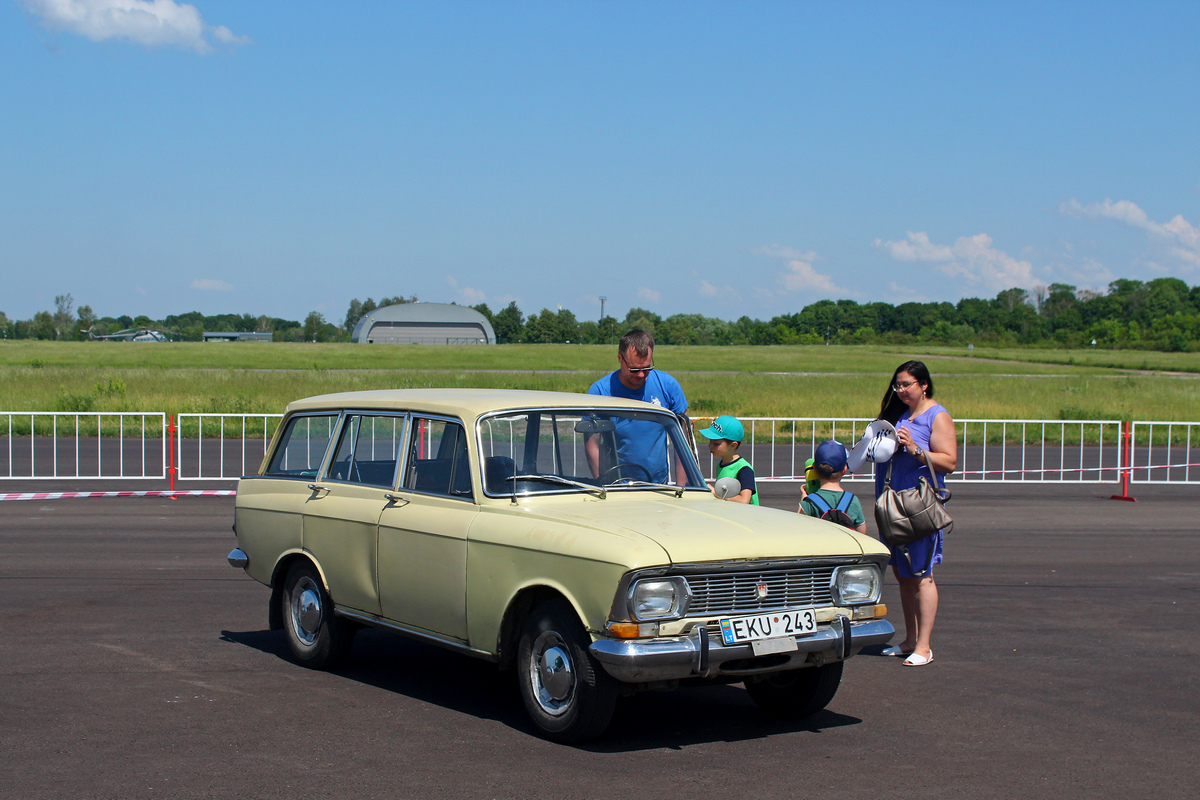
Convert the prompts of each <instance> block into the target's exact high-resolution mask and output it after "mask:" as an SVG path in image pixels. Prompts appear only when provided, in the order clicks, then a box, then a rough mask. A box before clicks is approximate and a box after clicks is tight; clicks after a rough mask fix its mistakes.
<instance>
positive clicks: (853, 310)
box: [0, 278, 1200, 351]
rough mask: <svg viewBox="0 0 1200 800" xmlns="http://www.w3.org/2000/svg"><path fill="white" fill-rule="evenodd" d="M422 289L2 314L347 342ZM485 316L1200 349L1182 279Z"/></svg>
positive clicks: (654, 328) (673, 329)
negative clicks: (331, 314) (598, 313)
mask: <svg viewBox="0 0 1200 800" xmlns="http://www.w3.org/2000/svg"><path fill="white" fill-rule="evenodd" d="M414 302H417V298H416V297H415V296H414V297H403V296H397V297H384V298H382V299H380V301H379V302H378V303H376V302H375V301H374V300H373V299H371V298H369V297H368V298H367V299H366V300H365V301H360V300H358V299H357V298H355V299H354V300H351V301H350V307H349V308H348V309H347V311H346V317H345V319H344V320H343V321H342V322H341V324H336V323H333V322H329V321H327V320H326V319H325V317H324V316H323V315H322V314H320V313H319V312H316V311H313V312H311V313H310V314H309V315H308V316H307V317H305V319H304V321H303V322H299V321H295V320H286V319H279V318H277V317H266V316H258V317H256V316H253V315H251V314H241V315H237V314H220V315H216V316H205V315H203V314H200V313H199V312H195V311H193V312H191V313H188V314H179V315H171V316H168V317H166V318H165V319H163V320H151V319H150V318H149V317H146V316H144V315H143V316H138V317H128V316H121V317H97V316H96V315H95V314H94V313H93V312H92V309H91V307H90V306H86V305H84V306H80V307H79V309H78V311H75V310H74V299H73V298H72V297H71V295H69V294H67V295H60V296H58V297H56V298H55V310H54V311H53V312H50V311H40V312H38V313H37V314H35V315H34V317H33V319H31V320H22V321H11V320H9V319H8V317H6V316H5V315H4V313H3V312H0V330H3V333H4V336H5V338H10V339H87V338H88V331H91V332H92V333H95V334H98V335H102V334H107V333H112V332H115V331H117V330H123V329H126V328H133V327H147V328H158V329H162V330H165V331H166V332H167V333H168V334H169V335H170V336H171V338H174V339H182V340H188V341H199V340H200V339H201V338H202V335H203V333H204V331H261V332H265V331H272V332H274V334H275V339H276V341H308V342H313V341H317V342H329V341H348V340H349V338H350V335H351V333H353V331H354V326H355V325H356V324H357V323H358V321H359V320H360V319H361V318H362V316H363V315H364V314H366V313H368V312H370V311H373V310H375V309H376V308H382V307H384V306H389V305H396V304H399V303H414ZM472 308H474V309H475V310H476V311H479V312H480V313H481V314H483V315H484V316H485V317H487V319H488V321H489V322H491V324H492V328H493V330H494V331H495V333H496V338H497V340H498V341H499V342H502V343H506V342H581V343H584V344H599V343H613V342H615V341H616V339H617V337H619V336H620V335H621V333H623V332H624V331H626V330H629V329H630V328H642V329H644V330H647V331H650V332H651V333H652V334H654V337H655V339H657V340H658V341H659V342H660V343H662V344H763V345H766V344H817V343H821V342H832V343H837V344H873V343H879V342H887V343H895V344H906V343H920V342H928V343H937V344H962V345H966V344H968V343H978V344H991V345H997V346H1012V345H1041V346H1061V347H1081V346H1087V345H1092V344H1094V345H1095V346H1098V347H1105V348H1137V349H1146V350H1169V351H1184V350H1198V349H1200V286H1194V287H1189V286H1188V285H1187V284H1186V283H1184V282H1183V281H1181V280H1179V279H1178V278H1157V279H1155V280H1152V281H1148V282H1145V283H1143V282H1142V281H1134V280H1126V279H1119V280H1116V281H1113V282H1112V283H1111V284H1109V286H1108V290H1107V291H1106V292H1104V293H1100V292H1093V291H1090V290H1087V289H1077V288H1076V287H1074V286H1070V285H1068V284H1062V283H1054V284H1051V285H1049V286H1039V287H1037V288H1036V289H1035V290H1034V291H1033V292H1028V291H1026V290H1024V289H1015V288H1014V289H1006V290H1004V291H1002V292H1000V293H999V294H997V295H996V297H994V298H992V299H981V298H975V297H971V298H964V299H962V300H959V301H958V303H902V304H900V305H895V306H894V305H892V304H890V303H883V302H878V303H864V304H860V303H857V302H855V301H853V300H819V301H817V302H816V303H813V304H812V305H809V306H806V307H804V308H803V309H802V310H800V311H799V312H797V313H794V314H784V315H780V316H776V317H772V318H771V319H769V320H767V321H765V322H764V321H762V320H757V319H751V318H750V317H745V316H744V317H742V318H740V319H738V320H736V321H733V322H727V321H724V320H720V319H716V318H713V317H705V316H702V315H700V314H675V315H672V316H669V317H666V318H663V317H662V316H660V315H658V314H655V313H654V312H652V311H648V310H646V309H644V308H634V309H631V310H630V311H629V313H628V314H626V315H625V318H624V319H622V320H618V319H617V318H615V317H612V316H606V317H604V318H603V319H601V320H598V321H593V320H584V321H580V320H579V319H578V318H577V317H576V316H575V314H574V313H572V312H571V311H569V310H567V309H564V308H560V309H558V310H557V311H551V310H550V309H546V308H544V309H542V310H541V311H540V312H538V313H537V314H530V315H529V316H525V315H524V314H523V313H522V312H521V310H520V308H518V307H517V304H516V303H515V302H513V303H509V304H508V305H507V306H505V307H504V308H502V309H500V310H499V311H495V312H493V311H492V310H491V309H490V308H489V307H488V306H487V304H486V303H485V304H480V305H477V306H472Z"/></svg>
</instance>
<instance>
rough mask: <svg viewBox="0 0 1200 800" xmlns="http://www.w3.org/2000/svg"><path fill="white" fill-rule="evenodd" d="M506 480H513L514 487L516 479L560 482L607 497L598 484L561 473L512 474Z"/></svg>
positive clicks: (601, 497)
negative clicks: (566, 476) (574, 478)
mask: <svg viewBox="0 0 1200 800" xmlns="http://www.w3.org/2000/svg"><path fill="white" fill-rule="evenodd" d="M507 480H510V481H513V487H514V488H515V487H516V482H517V481H546V482H547V483H561V484H563V485H564V486H575V487H577V488H579V489H583V490H584V491H588V492H596V493H598V494H599V495H600V499H601V500H603V499H605V498H606V497H608V492H606V491H605V490H604V489H603V488H602V487H600V486H596V485H594V484H591V483H584V482H583V481H573V480H571V479H570V478H564V477H562V476H561V475H513V476H512V477H510V478H507Z"/></svg>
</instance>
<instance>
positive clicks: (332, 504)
mask: <svg viewBox="0 0 1200 800" xmlns="http://www.w3.org/2000/svg"><path fill="white" fill-rule="evenodd" d="M403 439H404V417H403V416H402V415H395V414H380V413H365V412H362V413H359V412H347V413H346V415H345V416H344V418H343V420H342V425H341V428H340V431H339V433H338V440H337V447H336V448H335V449H334V451H333V456H332V457H331V458H330V460H329V463H328V465H327V466H326V469H325V472H324V474H323V475H322V477H321V480H320V481H319V482H318V483H317V484H315V485H316V487H317V488H315V489H314V490H313V492H312V497H311V499H310V500H309V502H308V504H307V505H306V506H305V512H304V548H305V549H306V550H308V551H309V552H310V553H312V555H313V557H314V558H315V559H316V560H317V563H318V564H320V565H321V569H322V570H323V571H324V573H325V581H326V583H327V584H328V587H329V594H330V597H332V598H333V602H334V603H335V604H337V605H339V606H342V607H345V608H352V609H357V610H359V611H365V612H367V613H370V614H378V613H379V608H380V607H379V588H378V569H379V564H378V545H377V536H378V525H379V515H380V514H381V513H382V512H383V510H384V508H385V507H387V506H388V504H389V503H390V502H391V501H390V500H389V498H388V495H389V494H390V493H391V491H392V486H393V485H394V484H395V481H396V468H397V464H398V461H399V458H398V456H399V453H400V448H401V446H402V442H403Z"/></svg>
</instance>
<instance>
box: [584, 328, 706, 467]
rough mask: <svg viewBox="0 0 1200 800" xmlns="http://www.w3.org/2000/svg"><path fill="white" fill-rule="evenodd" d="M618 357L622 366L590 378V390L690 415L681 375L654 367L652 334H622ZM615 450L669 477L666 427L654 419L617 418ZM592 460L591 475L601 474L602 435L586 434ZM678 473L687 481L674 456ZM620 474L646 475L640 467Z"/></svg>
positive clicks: (624, 458) (626, 459)
mask: <svg viewBox="0 0 1200 800" xmlns="http://www.w3.org/2000/svg"><path fill="white" fill-rule="evenodd" d="M617 363H618V364H620V368H619V369H617V370H616V371H615V372H613V373H611V374H609V375H606V376H604V377H603V378H601V379H600V380H598V381H596V382H595V383H593V384H592V386H591V388H589V389H588V394H599V395H605V396H607V397H624V398H626V399H628V400H641V401H643V402H646V403H653V404H654V405H656V406H662V407H663V408H665V409H667V410H669V411H673V412H675V413H676V414H678V415H679V416H680V417H682V418H683V421H684V424H685V425H688V426H690V425H691V422H689V421H688V419H687V409H688V402H687V398H686V397H684V396H683V387H681V386H680V385H679V381H677V380H675V379H674V378H672V377H671V376H670V375H668V374H667V373H665V372H662V371H661V370H656V369H654V337H653V336H651V335H650V334H648V333H646V332H645V331H643V330H637V329H634V330H632V331H630V332H629V333H627V334H625V335H624V336H622V337H621V342H620V344H618V345H617ZM616 433H617V454H618V456H619V458H620V463H622V464H625V463H629V462H633V463H636V464H640V465H641V466H643V467H645V468H646V470H647V471H648V472H649V473H650V478H651V480H652V481H654V482H655V483H666V482H667V476H668V474H669V464H668V456H667V433H666V431H665V430H664V429H663V427H662V426H661V425H659V424H657V423H654V422H639V421H635V420H624V421H621V420H618V424H617V431H616ZM587 457H588V465H589V466H590V467H591V470H592V475H594V476H596V477H599V476H600V438H599V437H598V436H593V437H591V438H590V439H588V440H587ZM675 475H676V480H677V482H678V483H679V485H681V486H682V485H686V484H687V481H688V479H687V470H686V469H684V466H683V464H682V463H680V462H679V460H678V459H676V460H675ZM622 477H632V478H641V477H644V476H642V475H641V474H640V472H639V471H638V470H629V471H627V472H625V473H623V474H622Z"/></svg>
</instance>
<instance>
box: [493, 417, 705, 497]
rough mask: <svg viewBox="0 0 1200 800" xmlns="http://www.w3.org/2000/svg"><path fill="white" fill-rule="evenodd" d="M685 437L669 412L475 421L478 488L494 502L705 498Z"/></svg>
mask: <svg viewBox="0 0 1200 800" xmlns="http://www.w3.org/2000/svg"><path fill="white" fill-rule="evenodd" d="M684 437H685V433H684V431H683V430H682V428H681V426H680V425H679V422H678V421H677V420H676V417H675V416H674V415H672V414H669V413H667V412H653V411H633V410H624V409H612V408H605V409H595V410H587V409H537V410H532V411H521V412H517V413H511V414H502V415H497V416H493V417H487V418H485V419H482V420H480V422H479V441H480V448H481V450H480V455H481V456H482V465H483V485H484V489H485V491H486V492H487V494H489V495H492V496H506V495H511V494H513V493H514V492H516V493H517V494H541V493H561V492H583V491H599V490H603V492H607V491H610V490H613V489H621V490H640V491H661V490H662V489H664V488H671V489H673V490H677V491H678V490H683V489H704V490H706V491H707V486H706V485H705V483H704V478H703V477H702V476H701V475H700V470H699V468H698V467H697V466H696V458H695V455H694V452H693V450H692V443H691V442H690V441H687V440H686V439H685V438H684ZM603 492H602V493H603Z"/></svg>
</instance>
